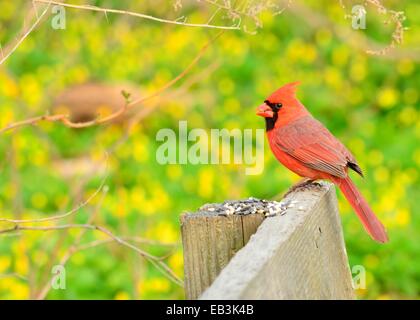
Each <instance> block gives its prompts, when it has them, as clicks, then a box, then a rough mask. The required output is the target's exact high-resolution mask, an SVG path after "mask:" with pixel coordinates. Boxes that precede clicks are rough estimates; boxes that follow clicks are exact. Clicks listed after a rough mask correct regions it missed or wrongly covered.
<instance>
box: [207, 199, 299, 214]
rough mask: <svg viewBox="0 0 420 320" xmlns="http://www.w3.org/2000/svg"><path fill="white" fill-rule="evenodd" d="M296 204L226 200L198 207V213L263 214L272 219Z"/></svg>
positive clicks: (293, 201) (287, 201)
mask: <svg viewBox="0 0 420 320" xmlns="http://www.w3.org/2000/svg"><path fill="white" fill-rule="evenodd" d="M296 203H297V201H296V200H283V201H280V202H279V201H268V200H260V199H257V198H253V197H251V198H248V199H245V200H227V201H225V202H223V203H208V204H205V205H203V206H202V207H200V209H199V211H201V212H208V213H211V214H217V215H220V216H228V215H233V214H237V215H247V214H254V213H263V214H264V215H265V216H266V217H272V216H276V215H283V214H285V213H286V210H287V209H289V208H292V207H294V206H295V205H296Z"/></svg>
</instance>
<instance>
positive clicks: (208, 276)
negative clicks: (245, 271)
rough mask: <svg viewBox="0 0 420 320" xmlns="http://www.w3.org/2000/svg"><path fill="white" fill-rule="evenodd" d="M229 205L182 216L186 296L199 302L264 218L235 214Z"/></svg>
mask: <svg viewBox="0 0 420 320" xmlns="http://www.w3.org/2000/svg"><path fill="white" fill-rule="evenodd" d="M230 210H233V207H232V208H230V207H229V205H226V206H223V205H216V206H211V205H207V206H204V207H202V208H200V210H199V211H198V212H196V213H193V214H189V213H186V214H183V215H182V216H181V231H182V243H183V247H184V273H185V294H186V297H187V299H197V298H198V297H199V296H200V295H201V293H202V292H203V291H204V290H205V289H206V288H207V287H209V286H210V285H211V284H212V283H213V281H214V279H216V277H217V275H218V274H219V273H220V271H221V270H222V269H223V268H224V267H225V266H226V265H227V264H228V263H229V261H230V259H231V258H232V257H233V256H234V254H235V253H236V252H238V251H239V249H241V248H242V247H243V246H244V245H245V244H246V243H247V242H248V240H249V238H250V237H251V235H252V234H254V233H255V231H256V230H257V228H258V226H259V225H260V224H261V222H262V221H263V219H264V214H263V213H262V212H261V213H257V212H255V213H253V214H248V215H237V214H232V213H233V212H232V213H231V212H230Z"/></svg>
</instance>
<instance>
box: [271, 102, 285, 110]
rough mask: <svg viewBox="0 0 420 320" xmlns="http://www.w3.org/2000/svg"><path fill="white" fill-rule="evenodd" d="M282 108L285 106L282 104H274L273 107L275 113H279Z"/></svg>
mask: <svg viewBox="0 0 420 320" xmlns="http://www.w3.org/2000/svg"><path fill="white" fill-rule="evenodd" d="M282 106H283V105H282V104H281V103H273V104H272V106H271V107H272V108H273V109H274V110H275V111H279V110H280V108H281V107H282Z"/></svg>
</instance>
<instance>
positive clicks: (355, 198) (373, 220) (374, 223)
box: [334, 177, 388, 243]
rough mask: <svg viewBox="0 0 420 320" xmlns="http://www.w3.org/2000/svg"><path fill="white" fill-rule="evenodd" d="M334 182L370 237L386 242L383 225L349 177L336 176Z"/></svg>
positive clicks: (386, 236)
mask: <svg viewBox="0 0 420 320" xmlns="http://www.w3.org/2000/svg"><path fill="white" fill-rule="evenodd" d="M334 182H335V184H336V185H337V186H338V187H339V188H340V190H341V192H343V194H344V196H345V197H346V199H347V200H348V202H349V203H350V205H351V206H352V207H353V209H354V211H356V214H357V216H358V217H359V219H360V221H361V222H362V224H363V226H364V227H365V229H366V231H367V232H368V233H369V235H370V236H371V237H372V239H374V240H376V241H378V242H382V243H384V242H387V241H388V235H387V234H386V231H385V228H384V226H383V225H382V223H381V222H380V221H379V219H378V218H377V217H376V216H375V214H374V213H373V211H372V210H371V209H370V207H369V205H368V203H367V202H366V200H365V199H364V198H363V196H362V194H361V193H360V192H359V190H357V188H356V186H355V185H354V183H353V181H351V179H350V177H347V178H346V179H339V178H338V179H335V181H334Z"/></svg>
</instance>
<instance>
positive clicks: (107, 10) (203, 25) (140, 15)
mask: <svg viewBox="0 0 420 320" xmlns="http://www.w3.org/2000/svg"><path fill="white" fill-rule="evenodd" d="M34 1H36V2H41V3H48V4H55V5H60V6H63V7H67V8H73V9H83V10H91V11H99V12H104V13H105V14H108V13H116V14H123V15H128V16H133V17H138V18H143V19H147V20H153V21H156V22H162V23H166V24H175V25H180V26H185V27H198V28H211V29H223V30H239V29H240V27H239V26H219V25H213V24H207V23H187V22H181V21H177V20H168V19H162V18H157V17H154V16H150V15H147V14H143V13H138V12H132V11H126V10H119V9H110V8H101V7H97V6H91V5H76V4H71V3H65V2H59V1H50V0H34Z"/></svg>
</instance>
